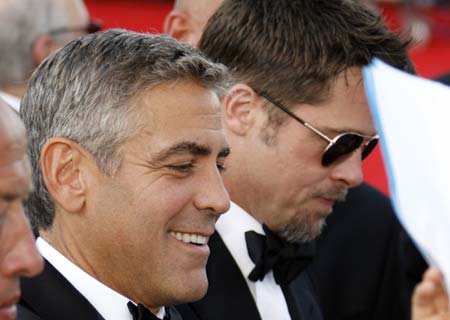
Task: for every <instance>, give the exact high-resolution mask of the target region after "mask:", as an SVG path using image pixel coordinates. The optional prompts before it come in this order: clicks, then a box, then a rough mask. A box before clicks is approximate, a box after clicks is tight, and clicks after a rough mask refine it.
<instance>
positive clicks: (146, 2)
mask: <svg viewBox="0 0 450 320" xmlns="http://www.w3.org/2000/svg"><path fill="white" fill-rule="evenodd" d="M85 3H86V5H87V7H88V10H89V12H90V14H91V16H92V17H93V18H99V19H101V20H103V22H104V28H114V27H115V28H117V27H120V28H126V29H131V30H135V31H140V32H152V33H157V32H160V30H161V26H162V23H163V21H164V17H165V15H166V14H167V12H169V10H170V9H171V7H172V1H170V0H85ZM382 10H383V13H384V15H385V17H386V19H387V22H388V24H389V26H390V28H391V29H394V30H402V29H405V28H404V26H405V24H406V21H407V19H408V17H410V15H409V16H408V13H410V12H411V11H410V10H409V9H408V8H405V7H403V6H399V5H385V6H383V7H382ZM414 16H415V17H416V18H419V19H421V20H422V21H426V22H427V23H428V26H429V27H430V29H431V31H432V33H431V37H430V38H429V39H428V41H426V42H425V43H422V44H419V45H416V46H414V47H413V48H412V49H411V50H410V54H411V58H412V59H413V61H414V63H415V66H416V69H417V72H418V73H419V74H420V75H421V76H424V77H427V78H434V77H437V76H440V75H442V74H444V73H446V72H450V8H433V7H431V8H419V9H417V10H415V11H414ZM363 169H364V175H365V180H366V181H367V182H368V183H370V184H372V185H373V186H375V187H377V188H378V189H380V190H382V191H384V192H385V193H388V185H387V179H386V175H385V171H384V165H383V162H382V157H381V153H380V151H379V149H377V150H376V151H375V152H374V153H373V155H371V156H370V157H369V158H368V159H367V160H366V161H365V162H364V165H363Z"/></svg>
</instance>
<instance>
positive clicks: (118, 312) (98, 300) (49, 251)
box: [36, 237, 165, 320]
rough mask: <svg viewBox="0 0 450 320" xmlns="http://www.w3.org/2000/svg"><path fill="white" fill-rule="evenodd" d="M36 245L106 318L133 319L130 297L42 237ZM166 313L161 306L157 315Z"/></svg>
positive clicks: (107, 319)
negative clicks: (129, 306) (76, 263)
mask: <svg viewBox="0 0 450 320" xmlns="http://www.w3.org/2000/svg"><path fill="white" fill-rule="evenodd" d="M36 246H37V248H38V250H39V252H40V253H41V255H42V256H43V257H44V258H45V259H46V260H47V261H48V262H49V263H50V264H51V265H52V266H53V267H54V268H55V269H56V270H58V271H59V273H61V274H62V275H63V276H64V278H66V280H67V281H69V282H70V283H71V284H72V285H73V286H74V287H75V289H77V290H78V291H79V292H80V293H81V294H82V295H83V296H84V297H85V298H86V300H88V301H89V303H90V304H92V306H93V307H94V308H95V309H96V310H97V312H98V313H100V315H101V316H102V317H103V318H104V319H105V320H133V316H132V315H131V313H130V311H129V310H128V306H127V304H128V302H129V301H130V299H128V298H126V297H125V296H123V295H121V294H120V293H118V292H116V291H114V290H113V289H111V288H109V287H107V286H106V285H104V284H103V283H101V282H100V281H98V280H97V279H95V278H94V277H92V276H91V275H90V274H88V273H87V272H85V271H84V270H82V269H81V268H80V267H78V266H77V265H75V264H74V263H73V262H72V261H70V260H69V259H67V258H66V257H65V256H63V255H62V254H61V253H60V252H59V251H58V250H56V249H55V248H54V247H52V246H51V245H50V244H49V243H48V242H47V241H45V240H44V239H42V238H41V237H39V238H38V239H37V240H36ZM164 314H165V311H164V308H161V309H160V311H159V312H158V314H157V317H158V318H161V319H162V318H163V317H164Z"/></svg>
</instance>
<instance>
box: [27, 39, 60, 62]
mask: <svg viewBox="0 0 450 320" xmlns="http://www.w3.org/2000/svg"><path fill="white" fill-rule="evenodd" d="M54 48H55V42H54V41H53V39H52V37H50V36H49V35H41V36H38V37H37V38H36V40H35V41H34V42H33V47H32V54H33V60H34V64H35V65H36V66H37V65H39V64H40V63H41V62H42V61H44V60H45V58H47V57H48V56H49V55H50V54H51V53H52V52H53V50H54Z"/></svg>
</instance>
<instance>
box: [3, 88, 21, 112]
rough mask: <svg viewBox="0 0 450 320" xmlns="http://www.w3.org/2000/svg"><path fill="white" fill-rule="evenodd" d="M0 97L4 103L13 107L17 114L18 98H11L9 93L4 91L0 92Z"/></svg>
mask: <svg viewBox="0 0 450 320" xmlns="http://www.w3.org/2000/svg"><path fill="white" fill-rule="evenodd" d="M0 97H2V98H3V100H5V101H6V103H7V104H9V105H10V106H11V107H13V108H14V109H15V110H16V111H17V112H19V108H20V98H18V97H16V96H13V95H11V94H9V93H6V92H4V91H0Z"/></svg>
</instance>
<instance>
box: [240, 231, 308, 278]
mask: <svg viewBox="0 0 450 320" xmlns="http://www.w3.org/2000/svg"><path fill="white" fill-rule="evenodd" d="M263 229H264V232H265V233H266V236H263V235H261V234H259V233H256V232H255V231H247V232H246V233H245V241H246V242H247V251H248V254H249V256H250V258H251V259H252V261H253V262H254V263H255V268H254V269H253V270H252V272H250V274H249V276H248V278H249V279H250V280H252V281H257V280H263V279H264V276H265V275H266V273H267V272H269V271H270V270H273V275H274V277H275V281H276V283H278V284H279V285H287V284H289V283H290V282H291V281H292V280H294V279H295V278H297V276H298V275H299V274H300V273H301V272H302V271H303V270H304V269H305V268H306V267H307V266H308V264H309V263H310V262H311V260H312V258H313V256H314V253H315V244H314V242H309V243H290V242H287V241H286V240H284V239H282V238H280V237H279V236H277V235H276V234H274V233H273V232H271V231H270V230H269V229H268V228H267V227H266V225H264V224H263Z"/></svg>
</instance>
